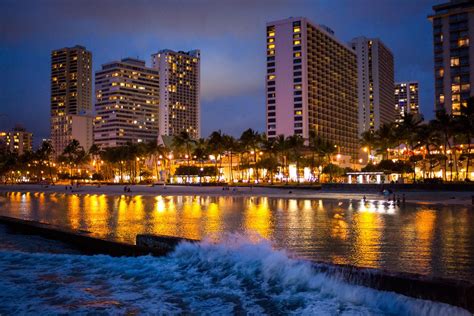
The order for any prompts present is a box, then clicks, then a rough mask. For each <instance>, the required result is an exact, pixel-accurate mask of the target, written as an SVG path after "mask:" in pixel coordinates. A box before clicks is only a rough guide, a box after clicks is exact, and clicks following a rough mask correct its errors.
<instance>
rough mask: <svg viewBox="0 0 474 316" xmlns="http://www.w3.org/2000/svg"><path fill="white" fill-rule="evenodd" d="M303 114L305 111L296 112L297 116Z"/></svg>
mask: <svg viewBox="0 0 474 316" xmlns="http://www.w3.org/2000/svg"><path fill="white" fill-rule="evenodd" d="M302 114H303V111H301V110H298V111H295V115H302Z"/></svg>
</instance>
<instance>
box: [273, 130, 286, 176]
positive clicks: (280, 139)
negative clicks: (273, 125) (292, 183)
mask: <svg viewBox="0 0 474 316" xmlns="http://www.w3.org/2000/svg"><path fill="white" fill-rule="evenodd" d="M273 147H274V148H275V151H276V155H277V160H279V158H278V156H280V157H281V163H280V164H281V166H282V169H283V170H282V174H283V175H284V176H285V178H286V182H287V183H288V177H289V174H288V162H289V149H288V142H287V140H286V138H285V136H284V135H278V136H277V137H276V138H275V140H274V145H273Z"/></svg>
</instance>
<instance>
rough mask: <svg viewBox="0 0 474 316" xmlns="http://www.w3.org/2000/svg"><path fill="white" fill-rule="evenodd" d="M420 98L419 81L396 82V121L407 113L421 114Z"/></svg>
mask: <svg viewBox="0 0 474 316" xmlns="http://www.w3.org/2000/svg"><path fill="white" fill-rule="evenodd" d="M419 100H420V98H419V96H418V82H417V81H405V82H397V83H395V111H396V114H397V117H396V121H397V122H400V120H402V119H403V118H404V117H405V115H406V114H407V113H411V114H413V115H421V113H420V103H419Z"/></svg>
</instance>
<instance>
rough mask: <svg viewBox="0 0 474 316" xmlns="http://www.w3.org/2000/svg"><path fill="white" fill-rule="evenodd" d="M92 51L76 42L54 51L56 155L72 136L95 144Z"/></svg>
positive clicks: (53, 85)
mask: <svg viewBox="0 0 474 316" xmlns="http://www.w3.org/2000/svg"><path fill="white" fill-rule="evenodd" d="M91 78H92V54H91V52H89V51H87V50H86V48H85V47H82V46H74V47H70V48H68V47H66V48H61V49H57V50H54V51H52V53H51V122H50V123H51V141H52V145H53V148H54V151H55V155H56V157H57V156H59V155H61V154H62V152H63V151H64V148H65V147H66V146H67V145H68V144H69V143H70V142H71V141H72V140H73V139H76V140H78V141H79V142H80V143H81V145H82V146H83V147H84V149H86V150H88V149H89V147H90V146H91V145H92V124H93V117H92V116H91V111H92V80H91Z"/></svg>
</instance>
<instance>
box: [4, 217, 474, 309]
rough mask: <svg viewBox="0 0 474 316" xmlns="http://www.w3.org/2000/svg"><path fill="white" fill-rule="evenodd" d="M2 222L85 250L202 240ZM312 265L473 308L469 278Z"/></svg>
mask: <svg viewBox="0 0 474 316" xmlns="http://www.w3.org/2000/svg"><path fill="white" fill-rule="evenodd" d="M0 223H2V224H4V225H6V226H7V227H8V228H9V229H12V230H14V231H16V232H19V233H23V234H34V235H40V236H42V237H45V238H50V239H54V240H59V241H62V242H65V243H68V244H70V245H73V246H74V247H76V248H77V249H78V250H80V251H81V252H82V253H84V254H107V255H111V256H141V255H148V254H152V255H155V256H164V255H166V254H168V253H170V252H172V251H173V250H174V248H175V247H176V246H177V245H178V244H179V243H180V242H183V241H188V242H199V241H198V240H190V239H184V238H179V237H168V236H156V235H138V236H137V239H136V245H132V244H127V243H121V242H116V241H111V240H104V239H100V238H97V237H93V236H91V233H90V232H87V231H76V230H71V229H66V228H62V227H58V226H55V225H50V224H46V223H39V222H35V221H28V220H22V219H16V218H11V217H0ZM313 266H314V268H315V270H316V271H317V272H322V273H327V274H328V275H331V276H334V277H335V278H337V279H341V280H344V281H347V282H348V283H351V284H357V285H362V286H367V287H372V288H375V289H378V290H383V291H393V292H396V293H400V294H403V295H406V296H410V297H415V298H420V299H427V300H433V301H439V302H443V303H448V304H451V305H455V306H459V307H462V308H465V309H467V310H469V311H470V312H474V284H472V283H469V282H466V281H456V280H448V279H436V278H431V277H427V276H421V275H416V274H409V273H392V272H389V271H383V270H376V269H365V268H360V267H355V266H350V265H332V264H326V263H314V264H313Z"/></svg>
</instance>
